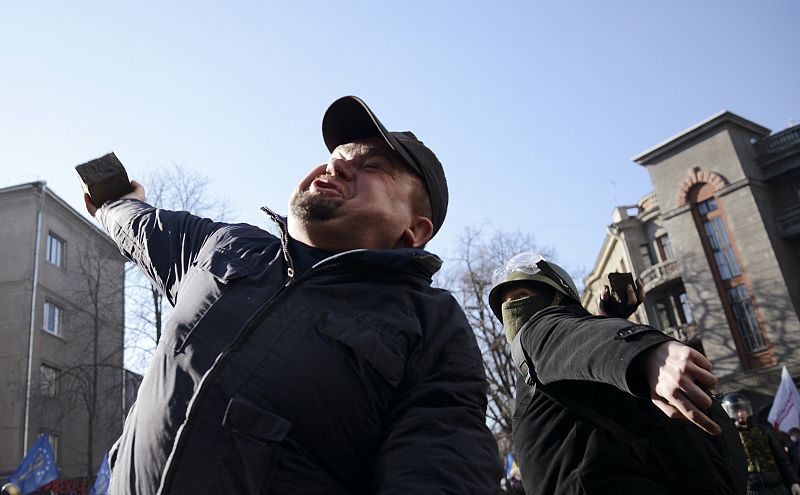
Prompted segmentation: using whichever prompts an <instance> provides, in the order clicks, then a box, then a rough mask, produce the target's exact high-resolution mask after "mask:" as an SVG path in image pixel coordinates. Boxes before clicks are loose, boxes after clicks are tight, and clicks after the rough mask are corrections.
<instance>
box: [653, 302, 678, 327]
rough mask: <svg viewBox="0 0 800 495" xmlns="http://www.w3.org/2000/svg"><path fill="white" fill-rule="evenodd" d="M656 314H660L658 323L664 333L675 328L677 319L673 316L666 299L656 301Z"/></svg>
mask: <svg viewBox="0 0 800 495" xmlns="http://www.w3.org/2000/svg"><path fill="white" fill-rule="evenodd" d="M656 313H657V314H658V322H659V324H660V325H661V330H662V331H664V330H667V329H668V328H671V327H674V326H675V317H674V316H672V312H671V311H670V308H669V303H668V302H667V300H666V299H659V300H658V301H656Z"/></svg>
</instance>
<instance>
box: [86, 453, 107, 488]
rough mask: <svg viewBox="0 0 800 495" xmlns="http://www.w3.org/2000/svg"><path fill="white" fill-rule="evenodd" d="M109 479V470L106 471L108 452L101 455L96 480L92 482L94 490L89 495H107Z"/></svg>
mask: <svg viewBox="0 0 800 495" xmlns="http://www.w3.org/2000/svg"><path fill="white" fill-rule="evenodd" d="M110 478H111V470H109V469H108V452H106V453H105V455H103V460H102V461H101V462H100V469H98V470H97V479H96V480H95V481H94V488H92V491H91V492H89V495H106V494H107V493H108V481H109V479H110Z"/></svg>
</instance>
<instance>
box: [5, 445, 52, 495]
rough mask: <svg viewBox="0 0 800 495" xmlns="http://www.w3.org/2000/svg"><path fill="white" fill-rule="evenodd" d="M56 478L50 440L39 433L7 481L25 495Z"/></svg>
mask: <svg viewBox="0 0 800 495" xmlns="http://www.w3.org/2000/svg"><path fill="white" fill-rule="evenodd" d="M56 478H58V470H57V469H56V460H55V458H54V456H53V449H52V448H50V441H49V440H48V439H47V435H39V439H38V440H36V443H35V444H33V447H31V450H29V451H28V454H27V455H26V456H25V458H24V459H22V462H21V463H20V464H19V466H17V470H16V471H14V472H13V473H11V476H9V477H8V482H9V483H14V484H15V485H17V486H18V487H19V489H20V491H21V492H22V494H23V495H25V494H26V493H30V492H32V491H34V490H36V489H37V488H39V487H40V486H42V485H44V484H45V483H49V482H51V481H53V480H54V479H56Z"/></svg>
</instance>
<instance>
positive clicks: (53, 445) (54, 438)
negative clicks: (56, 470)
mask: <svg viewBox="0 0 800 495" xmlns="http://www.w3.org/2000/svg"><path fill="white" fill-rule="evenodd" d="M39 434H40V435H46V436H47V440H48V441H49V442H50V449H52V450H53V460H54V461H56V464H58V435H54V434H53V433H47V432H44V431H42V432H40V433H39Z"/></svg>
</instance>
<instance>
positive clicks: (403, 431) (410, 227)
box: [86, 97, 501, 495]
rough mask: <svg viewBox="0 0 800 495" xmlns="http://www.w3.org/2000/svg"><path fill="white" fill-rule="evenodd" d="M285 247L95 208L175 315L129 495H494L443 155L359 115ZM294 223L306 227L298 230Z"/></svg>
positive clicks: (136, 438) (496, 469)
mask: <svg viewBox="0 0 800 495" xmlns="http://www.w3.org/2000/svg"><path fill="white" fill-rule="evenodd" d="M322 128H323V136H324V139H325V144H326V145H327V147H328V149H329V150H330V151H331V155H330V160H329V161H328V163H327V164H324V165H320V166H319V167H316V168H315V169H314V170H312V171H311V173H309V174H308V176H306V177H305V178H304V179H303V180H302V181H301V182H300V184H299V185H298V187H297V188H296V190H295V191H294V192H293V193H292V195H291V198H290V204H289V215H288V219H285V218H283V217H281V216H279V215H277V214H275V213H274V212H272V211H271V210H268V209H266V208H265V209H264V210H265V211H266V213H267V214H268V215H269V216H270V217H271V218H272V219H273V220H274V221H275V222H276V223H277V224H278V227H279V230H280V235H279V236H278V237H276V236H273V235H271V234H269V233H267V232H266V231H264V230H262V229H260V228H257V227H253V226H250V225H245V224H223V223H215V222H212V221H211V220H208V219H202V218H198V217H195V216H193V215H191V214H189V213H187V212H172V211H165V210H160V209H157V208H154V207H152V206H150V205H148V204H146V203H145V202H144V199H145V198H144V190H143V188H142V187H141V185H139V184H138V183H136V182H135V181H134V182H133V183H132V185H133V187H134V192H133V193H131V194H128V195H126V196H123V197H122V198H121V200H117V201H111V202H107V203H106V204H105V205H103V206H102V207H101V208H100V209H95V208H94V207H93V206H92V204H91V202H90V201H89V198H88V197H87V198H86V199H87V201H86V205H87V209H88V210H89V212H90V213H91V214H92V215H94V216H95V217H96V218H97V220H98V221H99V222H100V223H101V224H102V225H103V227H104V228H105V229H106V230H107V231H108V232H109V234H111V236H112V237H113V238H114V239H115V241H116V242H117V244H118V245H119V248H120V250H121V251H122V253H123V254H124V255H125V256H127V257H128V258H129V259H131V260H133V261H135V262H136V263H137V264H138V265H139V266H140V267H141V269H142V270H144V271H145V272H146V273H147V274H148V275H149V277H150V278H151V280H152V281H153V282H154V283H155V284H157V285H158V287H159V288H160V289H161V290H162V291H163V292H164V294H166V296H167V297H168V299H169V301H170V302H171V303H172V304H173V305H174V309H173V311H172V313H171V316H170V319H169V320H168V321H167V323H166V325H165V328H164V332H163V335H162V338H161V341H160V342H159V344H158V348H157V350H156V354H155V356H154V357H153V359H152V361H151V363H150V366H149V369H148V370H147V372H146V374H145V376H144V380H143V382H142V384H141V387H140V388H139V393H138V397H137V402H136V404H135V406H134V407H133V408H132V410H131V411H130V413H129V414H128V417H127V419H126V422H125V427H124V430H123V433H122V436H121V437H120V439H119V441H118V442H117V444H116V445H115V448H114V449H112V452H111V454H110V456H109V458H110V464H111V466H112V472H111V488H110V492H111V493H137V494H148V495H149V494H153V493H178V494H184V493H186V494H188V493H192V494H194V493H213V494H219V493H303V494H372V493H381V494H388V493H398V494H400V493H402V494H408V493H481V494H482V493H493V492H495V491H496V488H497V480H498V479H499V478H500V475H501V468H500V463H499V458H498V454H497V447H496V444H495V441H494V439H493V437H492V435H491V433H490V431H489V430H488V428H487V427H486V424H485V416H484V415H485V408H486V397H485V391H486V379H485V375H484V371H483V364H482V361H481V355H480V352H479V349H478V347H477V344H476V341H475V338H474V335H473V334H472V331H471V329H470V327H469V324H468V323H467V321H466V318H465V317H464V314H463V312H462V310H461V309H460V307H459V306H458V304H457V303H456V301H455V300H454V299H453V297H452V296H451V295H450V294H449V293H448V292H446V291H444V290H438V289H433V288H432V287H431V286H430V284H431V277H432V275H433V274H434V273H435V272H436V270H438V268H439V266H440V264H441V262H440V260H439V259H438V258H437V257H436V256H434V255H432V254H430V253H427V252H426V251H424V250H423V249H422V247H423V246H424V245H425V243H426V242H427V241H428V240H429V239H430V238H431V237H432V236H433V235H434V234H435V233H436V231H437V230H438V229H439V227H440V226H441V224H442V221H443V220H444V216H445V212H446V209H447V185H446V182H445V178H444V172H443V170H442V167H441V164H440V163H439V161H438V159H437V158H436V156H435V155H434V154H433V152H431V151H430V150H429V149H428V148H427V147H426V146H425V145H424V144H423V143H422V142H421V141H419V140H418V139H417V138H416V137H415V136H414V135H413V134H412V133H410V132H391V133H390V132H388V131H387V130H386V128H385V127H384V126H383V125H382V124H381V123H380V121H379V120H378V119H377V117H376V116H375V115H374V114H373V113H372V112H371V111H370V109H369V108H368V107H367V106H366V105H365V104H364V103H363V102H362V101H361V100H359V99H358V98H355V97H345V98H342V99H339V100H337V101H336V102H334V103H333V104H332V105H331V106H330V108H329V109H328V111H327V112H326V114H325V116H324V118H323V124H322ZM287 220H288V221H287Z"/></svg>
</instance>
